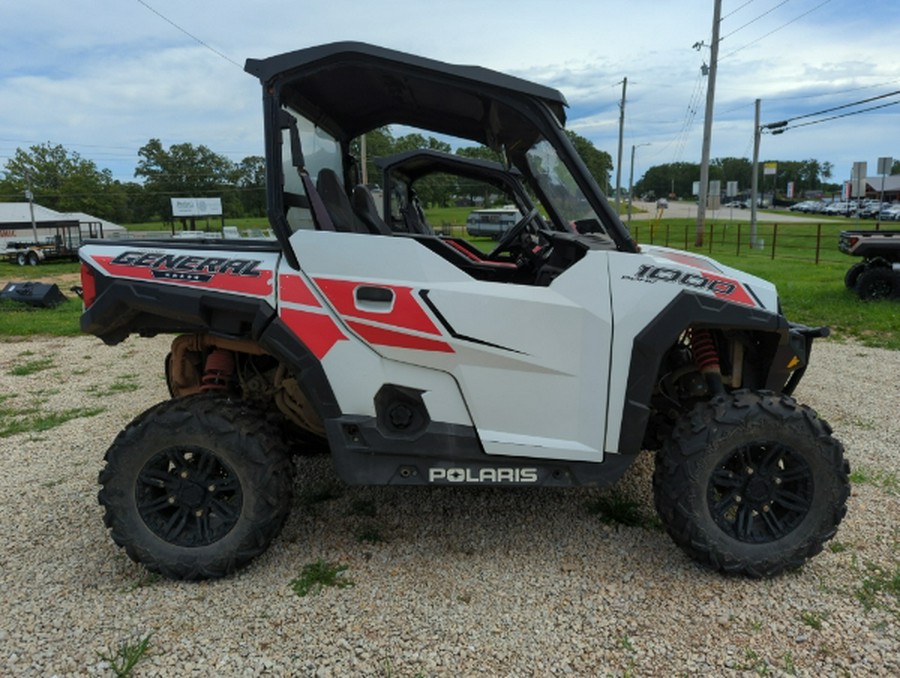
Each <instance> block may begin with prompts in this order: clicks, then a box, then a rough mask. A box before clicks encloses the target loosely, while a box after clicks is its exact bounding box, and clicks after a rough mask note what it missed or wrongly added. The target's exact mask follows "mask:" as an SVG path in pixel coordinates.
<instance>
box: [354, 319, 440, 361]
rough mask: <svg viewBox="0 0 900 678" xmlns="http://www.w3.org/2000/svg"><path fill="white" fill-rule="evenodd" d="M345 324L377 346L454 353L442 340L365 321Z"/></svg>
mask: <svg viewBox="0 0 900 678" xmlns="http://www.w3.org/2000/svg"><path fill="white" fill-rule="evenodd" d="M347 324H348V325H349V326H350V327H351V328H352V329H353V331H354V332H356V333H357V334H359V336H361V337H362V338H363V339H365V340H366V341H367V342H369V343H370V344H376V345H378V346H394V347H396V348H412V349H416V350H418V351H433V352H439V353H455V351H454V350H453V347H452V346H450V344H448V343H446V342H443V341H435V340H434V339H428V338H426V337H417V336H414V335H412V334H404V333H403V332H395V331H394V330H389V329H385V328H383V327H375V326H373V325H367V324H365V323H359V322H354V321H352V320H350V321H348V322H347Z"/></svg>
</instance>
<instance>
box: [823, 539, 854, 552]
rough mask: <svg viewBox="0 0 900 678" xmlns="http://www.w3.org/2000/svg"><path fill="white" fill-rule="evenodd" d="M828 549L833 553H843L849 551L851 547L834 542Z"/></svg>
mask: <svg viewBox="0 0 900 678" xmlns="http://www.w3.org/2000/svg"><path fill="white" fill-rule="evenodd" d="M828 548H829V549H830V550H831V552H832V553H843V552H844V551H846V550H847V549H849V548H850V546H849V545H847V544H845V543H844V542H841V541H833V542H831V543H830V544H829V545H828Z"/></svg>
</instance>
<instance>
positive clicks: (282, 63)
mask: <svg viewBox="0 0 900 678" xmlns="http://www.w3.org/2000/svg"><path fill="white" fill-rule="evenodd" d="M245 70H246V71H247V72H248V73H251V74H253V75H255V76H257V77H258V78H259V79H260V81H261V82H262V84H263V87H264V89H265V91H267V92H268V91H270V90H272V91H274V92H276V93H278V95H279V96H280V98H281V101H282V102H285V103H288V104H290V105H291V106H293V107H295V108H296V109H297V110H299V111H301V112H302V113H303V114H304V115H305V116H306V117H307V118H309V119H310V120H311V121H312V122H314V123H315V124H317V125H319V126H320V127H323V128H324V129H326V130H328V131H329V132H331V133H332V134H334V135H335V136H337V137H339V138H342V139H345V140H346V139H351V138H353V137H356V136H358V135H359V134H362V133H364V132H368V131H369V130H372V129H375V128H377V127H381V126H384V125H387V124H392V123H393V124H405V125H410V126H413V127H418V128H421V129H425V130H430V131H434V132H438V133H443V134H449V135H453V136H457V137H462V138H466V139H472V140H473V141H477V142H479V143H483V144H486V145H488V146H492V147H495V148H496V147H499V145H501V144H509V143H514V142H516V141H523V142H526V143H527V142H528V141H529V140H530V139H531V138H532V137H533V134H534V130H533V121H532V122H530V123H526V122H525V118H524V117H523V116H526V115H528V113H527V112H526V111H529V110H532V111H533V110H535V109H536V108H539V107H545V110H547V109H549V111H550V112H551V113H552V114H553V116H554V117H555V118H556V119H557V120H558V122H559V123H560V124H564V122H565V107H566V105H567V104H566V99H565V97H564V96H563V95H562V93H561V92H559V91H558V90H555V89H553V88H550V87H545V86H543V85H538V84H536V83H533V82H529V81H527V80H523V79H521V78H516V77H514V76H510V75H506V74H504V73H498V72H496V71H492V70H489V69H487V68H482V67H480V66H461V65H456V64H448V63H444V62H441V61H435V60H433V59H427V58H424V57H419V56H414V55H411V54H406V53H404V52H399V51H395V50H390V49H386V48H383V47H376V46H374V45H368V44H365V43H359V42H336V43H331V44H327V45H319V46H316V47H309V48H306V49H301V50H297V51H294V52H288V53H285V54H279V55H276V56H272V57H269V58H267V59H248V60H247V63H246V65H245Z"/></svg>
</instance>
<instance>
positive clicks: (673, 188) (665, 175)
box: [634, 162, 719, 196]
mask: <svg viewBox="0 0 900 678" xmlns="http://www.w3.org/2000/svg"><path fill="white" fill-rule="evenodd" d="M711 171H712V170H711ZM716 171H719V170H716ZM699 178H700V164H699V163H695V162H672V163H666V164H664V165H655V166H653V167H651V168H650V169H648V170H647V171H646V172H645V173H644V176H643V177H641V179H640V180H639V181H638V182H637V183H636V184H635V186H634V190H635V193H637V194H638V195H640V194H641V193H649V192H650V191H652V192H653V193H655V194H656V195H658V196H664V195H669V194H670V193H671V194H674V195H676V196H679V195H680V196H690V195H693V185H694V182H695V181H697V180H698V179H699Z"/></svg>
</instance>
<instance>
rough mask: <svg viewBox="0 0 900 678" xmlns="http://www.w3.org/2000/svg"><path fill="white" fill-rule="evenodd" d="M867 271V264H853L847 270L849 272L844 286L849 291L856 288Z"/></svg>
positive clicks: (845, 276) (845, 277)
mask: <svg viewBox="0 0 900 678" xmlns="http://www.w3.org/2000/svg"><path fill="white" fill-rule="evenodd" d="M865 270H866V264H865V262H862V261H861V262H859V263H857V264H853V266H851V267H850V268H848V269H847V272H846V273H845V274H844V286H845V287H846V288H847V289H848V290H852V289H855V288H856V283H857V281H858V280H859V276H860V275H862V272H863V271H865Z"/></svg>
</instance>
